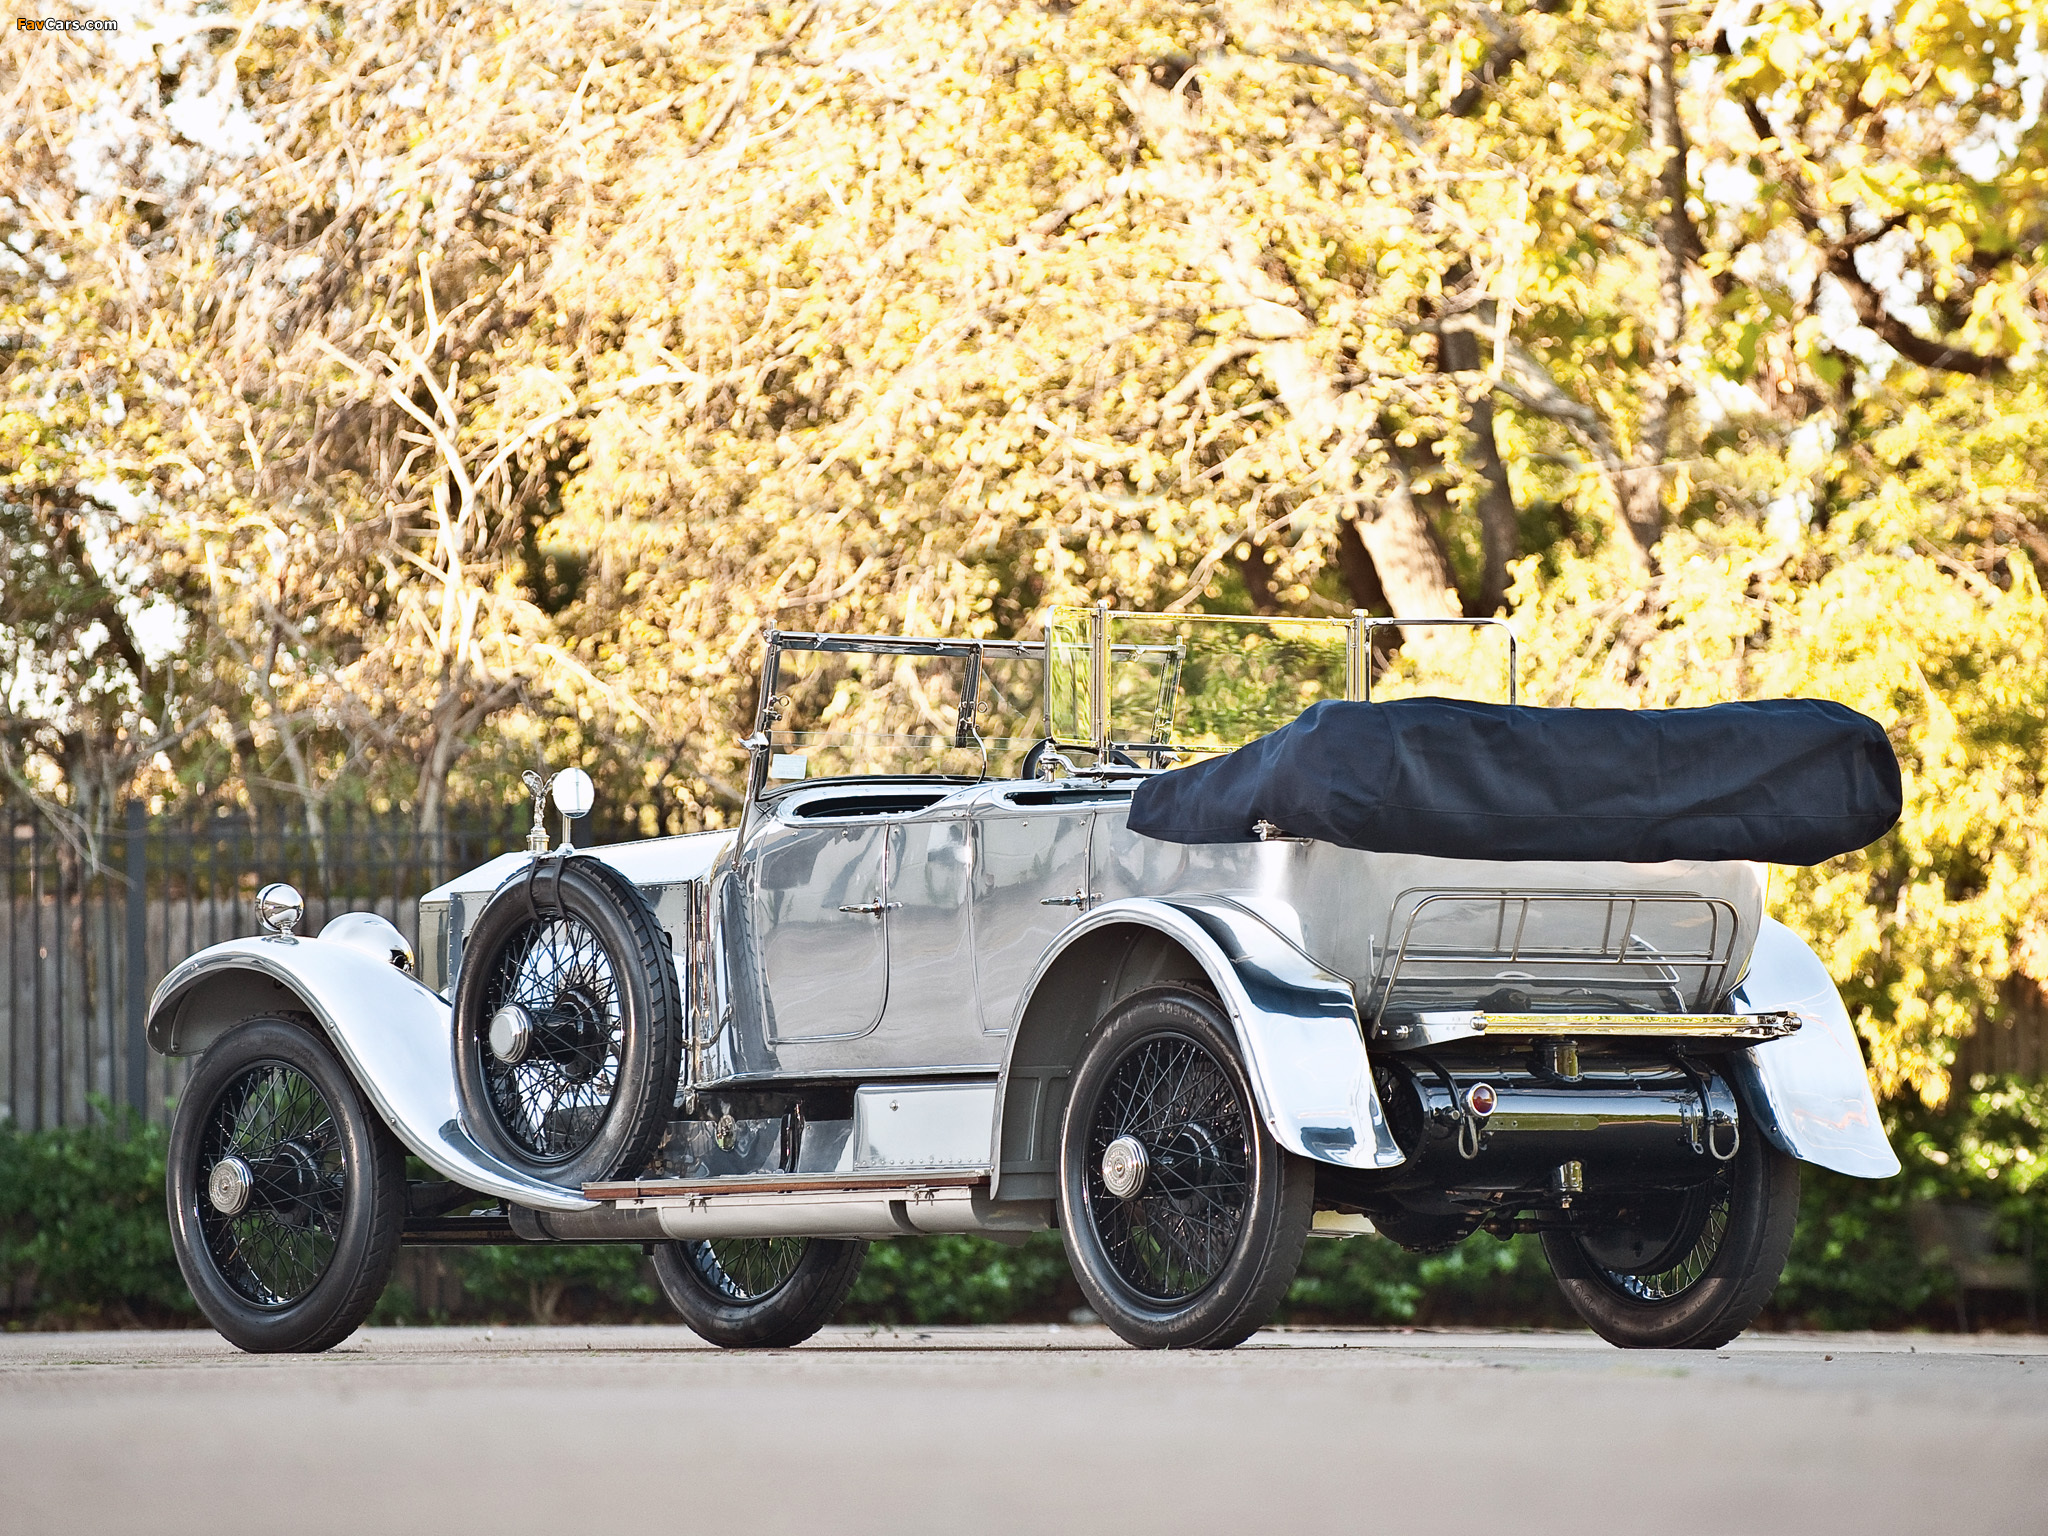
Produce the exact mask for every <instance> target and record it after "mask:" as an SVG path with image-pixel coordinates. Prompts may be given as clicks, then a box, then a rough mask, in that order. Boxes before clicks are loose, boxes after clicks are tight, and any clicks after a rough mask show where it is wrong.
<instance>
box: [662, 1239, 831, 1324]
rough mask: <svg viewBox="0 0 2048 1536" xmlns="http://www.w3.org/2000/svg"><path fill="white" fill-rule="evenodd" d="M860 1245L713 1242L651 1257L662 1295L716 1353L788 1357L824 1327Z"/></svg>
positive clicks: (672, 1247)
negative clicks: (777, 1352) (779, 1352)
mask: <svg viewBox="0 0 2048 1536" xmlns="http://www.w3.org/2000/svg"><path fill="white" fill-rule="evenodd" d="M867 1256H868V1245H867V1244H866V1243H864V1242H858V1241H853V1242H841V1241H837V1240H833V1239H828V1238H822V1237H720V1238H711V1239H707V1240H704V1241H699V1242H693V1243H663V1244H661V1245H660V1246H658V1247H657V1248H656V1249H655V1250H654V1273H655V1277H656V1278H657V1279H659V1280H660V1281H661V1289H662V1294H663V1295H665V1296H667V1297H668V1299H669V1304H670V1305H671V1306H673V1307H674V1308H675V1309H676V1311H678V1312H680V1313H681V1314H682V1315H683V1321H684V1322H685V1323H688V1324H689V1325H690V1329H691V1331H692V1332H694V1333H695V1334H697V1336H698V1337H699V1338H703V1339H708V1340H709V1341H710V1342H711V1343H713V1344H716V1345H718V1346H719V1347H720V1348H723V1349H790V1348H793V1347H794V1346H796V1345H798V1344H801V1343H803V1341H804V1340H805V1339H808V1338H809V1337H810V1336H811V1335H812V1334H814V1333H816V1332H817V1331H818V1330H819V1329H820V1328H822V1327H824V1326H825V1325H826V1324H827V1323H829V1322H831V1321H832V1319H833V1317H834V1316H836V1315H837V1314H838V1311H839V1309H840V1308H841V1307H843V1306H844V1305H846V1298H847V1296H848V1294H849V1293H850V1292H851V1291H852V1290H853V1283H854V1282H855V1281H856V1280H858V1279H859V1278H860V1269H861V1265H862V1264H863V1263H865V1262H866V1261H867Z"/></svg>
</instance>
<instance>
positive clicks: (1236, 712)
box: [1046, 608, 1512, 768]
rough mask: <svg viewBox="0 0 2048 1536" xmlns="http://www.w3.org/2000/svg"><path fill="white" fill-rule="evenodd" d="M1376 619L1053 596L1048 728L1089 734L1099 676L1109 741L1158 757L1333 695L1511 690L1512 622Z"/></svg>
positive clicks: (1215, 747)
mask: <svg viewBox="0 0 2048 1536" xmlns="http://www.w3.org/2000/svg"><path fill="white" fill-rule="evenodd" d="M1098 623H1099V624H1100V625H1101V626H1102V637H1103V656H1104V660H1103V665H1102V674H1103V675H1102V676H1101V678H1100V679H1099V680H1098V679H1097V678H1096V676H1095V672H1094V668H1095V665H1096V662H1095V639H1094V636H1095V626H1096V625H1097V624H1098ZM1375 623H1377V624H1381V625H1383V624H1384V621H1365V620H1362V619H1361V620H1347V619H1334V618H1333V619H1314V618H1289V617H1273V618H1259V617H1239V616H1235V615H1223V614H1156V613H1114V612H1100V613H1098V611H1096V610H1092V609H1086V608H1056V609H1054V610H1053V612H1052V615H1051V617H1050V619H1049V620H1048V622H1047V624H1046V647H1047V655H1048V659H1049V664H1048V669H1047V670H1048V672H1049V674H1050V678H1049V682H1048V687H1049V689H1050V704H1051V708H1050V710H1049V720H1050V725H1051V729H1050V732H1049V734H1050V735H1051V736H1052V737H1053V738H1054V739H1055V740H1056V741H1058V742H1060V743H1061V744H1062V745H1063V746H1076V747H1087V746H1090V745H1092V744H1093V742H1094V741H1095V737H1096V728H1095V719H1094V712H1095V704H1094V701H1095V699H1096V697H1097V690H1098V687H1099V690H1100V697H1101V699H1102V703H1103V707H1102V712H1103V714H1104V716H1105V720H1106V726H1107V729H1106V731H1105V733H1104V735H1105V737H1106V740H1107V743H1108V745H1109V747H1110V748H1111V750H1112V751H1115V752H1119V753H1121V754H1123V755H1124V756H1125V757H1127V758H1129V759H1131V760H1132V762H1134V763H1135V764H1137V765H1138V766H1140V767H1148V768H1149V767H1166V766H1169V765H1171V764H1172V763H1173V762H1176V761H1180V760H1183V759H1184V758H1185V756H1187V755H1189V754H1202V753H1211V752H1227V751H1230V750H1231V749H1233V748H1235V747H1240V746H1243V745H1244V744H1245V743H1246V742H1248V741H1253V740H1255V739H1257V738H1258V737H1260V736H1263V735H1265V734H1267V733H1268V732H1269V731H1275V730H1278V729H1279V728H1280V727H1281V726H1283V725H1286V724H1287V723H1288V722H1289V721H1291V720H1293V719H1294V718H1295V717H1296V716H1298V715H1299V714H1300V713H1301V712H1302V711H1303V710H1305V709H1307V708H1308V707H1309V706H1310V705H1311V704H1315V703H1318V702H1319V701H1321V700H1324V699H1347V698H1348V699H1362V698H1367V697H1370V698H1373V699H1393V698H1401V697H1411V696H1414V695H1418V694H1431V695H1436V696H1439V697H1447V698H1477V699H1499V698H1501V697H1503V696H1504V694H1505V692H1506V690H1505V689H1504V687H1503V683H1504V679H1505V674H1504V673H1503V671H1502V660H1503V658H1507V659H1508V660H1509V666H1510V669H1511V668H1512V655H1511V652H1510V650H1509V648H1508V640H1507V631H1506V628H1505V626H1500V625H1494V624H1471V623H1470V622H1469V621H1466V622H1465V623H1464V624H1457V623H1454V624H1453V625H1452V627H1448V628H1431V627H1425V626H1423V625H1421V624H1418V623H1415V622H1412V621H1411V623H1410V624H1409V625H1407V626H1406V627H1405V628H1404V629H1403V630H1401V631H1399V632H1398V634H1397V632H1395V631H1393V630H1392V629H1391V628H1390V627H1379V628H1374V627H1372V625H1373V624H1375ZM1396 644H1399V645H1400V649H1398V650H1396V649H1395V646H1396Z"/></svg>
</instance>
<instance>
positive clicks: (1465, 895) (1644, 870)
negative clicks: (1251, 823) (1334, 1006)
mask: <svg viewBox="0 0 2048 1536" xmlns="http://www.w3.org/2000/svg"><path fill="white" fill-rule="evenodd" d="M1125 820H1126V812H1125V811H1124V810H1123V809H1121V808H1119V809H1116V810H1105V811H1104V812H1103V813H1102V814H1101V815H1100V816H1099V817H1098V818H1097V821H1096V826H1095V833H1094V850H1095V851H1094V857H1093V862H1092V870H1093V874H1092V880H1091V885H1092V887H1093V889H1094V891H1095V892H1096V894H1097V895H1098V896H1099V897H1101V898H1102V899H1105V900H1113V899H1115V898H1117V897H1122V896H1161V897H1166V896H1174V895H1179V894H1182V893H1187V894H1203V893H1227V894H1229V895H1230V896H1232V897H1233V898H1234V899H1236V900H1238V901H1239V902H1241V903H1242V904H1244V905H1245V906H1247V907H1249V908H1251V909H1252V910H1254V911H1257V912H1259V913H1260V914H1261V915H1262V916H1263V917H1265V918H1266V920H1267V921H1268V922H1269V923H1271V924H1272V925H1273V927H1274V928H1275V930H1276V931H1278V932H1280V933H1282V934H1284V935H1285V936H1286V937H1287V939H1288V941H1289V942H1290V943H1293V944H1295V945H1297V946H1298V947H1299V948H1300V949H1302V950H1303V951H1304V952H1305V953H1307V954H1310V955H1313V956H1315V958H1316V961H1317V963H1318V964H1319V965H1322V966H1323V967H1325V968H1326V969H1328V970H1329V971H1331V972H1332V973H1334V974H1336V975H1339V976H1342V977H1344V978H1345V979H1346V980H1347V981H1349V982H1350V983H1351V985H1352V987H1353V989H1354V991H1355V992H1356V994H1357V996H1358V1000H1359V1003H1360V1006H1361V1007H1364V1008H1368V1009H1371V1010H1373V1011H1374V1013H1377V1011H1378V1008H1379V1005H1380V1004H1381V1003H1382V1002H1384V1000H1385V995H1386V993H1387V991H1388V988H1389V984H1390V983H1392V984H1393V986H1394V989H1395V991H1396V994H1397V997H1399V996H1401V995H1403V991H1404V989H1403V986H1402V982H1403V980H1404V979H1405V980H1406V982H1407V984H1408V986H1409V987H1412V988H1415V989H1416V990H1415V993H1414V995H1413V997H1412V1002H1413V1004H1414V1005H1415V1006H1446V1005H1453V1000H1454V999H1457V998H1460V997H1462V998H1463V999H1464V1000H1465V1006H1468V1007H1469V1006H1472V1004H1473V1003H1474V1002H1476V1001H1477V999H1478V998H1479V997H1480V996H1481V995H1483V994H1484V993H1486V992H1487V991H1489V990H1491V989H1492V988H1494V987H1497V986H1503V987H1513V988H1518V989H1521V990H1523V991H1525V992H1528V993H1531V994H1533V995H1536V996H1541V997H1544V998H1546V999H1547V1000H1553V1001H1556V1002H1557V1003H1559V1004H1560V1005H1561V1004H1562V1003H1564V1002H1565V1001H1566V1000H1567V999H1568V998H1569V997H1570V996H1571V994H1572V993H1574V992H1575V991H1598V990H1615V989H1617V988H1618V989H1619V990H1621V991H1623V992H1625V993H1627V994H1629V995H1630V997H1631V1000H1635V999H1637V998H1640V999H1641V1001H1642V1002H1643V1003H1645V1004H1657V1005H1660V1006H1662V1007H1664V1008H1665V1009H1666V1010H1667V1011H1670V1012H1685V1011H1688V1010H1690V1009H1707V1008H1711V1007H1713V1006H1715V1005H1716V1004H1718V1003H1719V1002H1720V1000H1721V997H1722V995H1723V994H1724V993H1725V991H1726V988H1727V983H1728V982H1729V981H1732V980H1733V979H1734V977H1736V976H1738V975H1740V974H1741V971H1742V964H1743V962H1744V960H1745V959H1746V958H1747V955H1748V945H1749V943H1751V942H1753V940H1754V936H1755V934H1756V932H1757V928H1758V924H1759V923H1760V922H1761V920H1762V917H1763V899H1764V892H1765V888H1766V878H1767V877H1766V872H1765V871H1764V869H1763V868H1762V867H1761V866H1759V865H1754V864H1736V863H1708V862H1704V861H1697V860H1695V861H1674V862H1671V863H1666V864H1597V863H1584V864H1568V863H1555V862H1546V861H1530V862H1526V863H1500V864H1487V863H1478V862H1474V861H1472V860H1466V859H1432V858H1424V857H1421V856H1418V855H1414V854H1389V853H1364V852H1360V851H1359V850H1357V849H1352V848H1339V847H1336V846H1335V845H1333V844H1330V843H1317V842H1307V841H1300V840H1295V839H1275V840H1273V841H1270V842H1262V843H1254V842H1247V843H1218V844H1207V845H1189V844H1182V843H1165V842H1160V841H1158V840H1157V839H1155V838H1149V837H1140V836H1138V835H1137V834H1136V833H1133V832H1132V831H1130V830H1129V828H1128V827H1127V826H1125V824H1124V823H1125ZM1546 897H1548V898H1550V899H1549V900H1548V901H1547V902H1546V900H1545V898H1546ZM1424 903H1429V905H1427V906H1425V905H1424ZM1504 906H1505V909H1506V912H1507V914H1508V915H1509V918H1510V926H1509V931H1508V932H1506V933H1502V932H1501V929H1502V927H1503V924H1502V921H1501V919H1502V915H1503V907H1504ZM1418 909H1420V910H1421V911H1422V912H1423V913H1424V914H1425V916H1424V919H1423V923H1422V927H1423V937H1422V942H1421V943H1420V944H1418V941H1417V937H1416V928H1417V923H1416V914H1417V912H1418ZM1717 918H1719V919H1720V920H1721V923H1722V927H1721V930H1720V931H1719V932H1718V933H1714V932H1711V931H1710V930H1711V929H1712V928H1713V924H1714V922H1715V920H1716V919H1717ZM1516 920H1519V924H1520V926H1519V931H1517V930H1516V928H1515V927H1513V926H1512V925H1513V923H1514V922H1515V921H1516ZM1517 937H1519V938H1520V940H1521V949H1520V953H1519V954H1518V952H1517V950H1516V949H1515V948H1514V947H1512V941H1513V940H1515V939H1516V938H1517ZM1404 939H1406V940H1407V946H1406V949H1405V951H1404V948H1403V940H1404ZM1714 940H1719V941H1720V942H1719V945H1718V954H1717V957H1716V959H1714V960H1713V961H1711V962H1706V961H1682V962H1678V963H1676V964H1674V963H1672V962H1671V961H1669V960H1668V959H1664V958H1661V956H1662V955H1663V954H1664V953H1666V952H1680V953H1684V954H1688V955H1691V954H1700V953H1707V952H1709V951H1708V946H1709V944H1710V943H1711V942H1712V941H1714ZM1454 945H1455V946H1457V947H1456V948H1455V950H1454V949H1453V946H1454ZM1539 946H1540V947H1539ZM1617 951H1619V952H1620V958H1619V959H1618V960H1617V959H1615V958H1614V956H1615V953H1616V952H1617ZM1418 952H1420V953H1422V954H1435V955H1443V954H1448V953H1457V954H1459V955H1460V956H1461V957H1463V958H1461V959H1460V960H1459V962H1458V963H1457V965H1456V966H1455V968H1452V967H1451V966H1450V963H1449V962H1448V961H1446V960H1442V959H1423V958H1418ZM1581 953H1583V955H1584V958H1583V959H1574V958H1560V957H1571V956H1577V955H1580V954H1581ZM1529 954H1537V955H1541V956H1543V957H1544V958H1539V959H1528V958H1524V957H1525V956H1527V955H1529ZM1397 961H1399V962H1402V971H1403V976H1402V977H1396V976H1395V975H1394V972H1395V968H1396V964H1397ZM1417 971H1420V972H1422V973H1424V974H1421V975H1419V976H1418V975H1416V974H1414V973H1415V972H1417ZM1444 971H1450V973H1451V974H1450V976H1449V977H1443V976H1439V975H1432V974H1428V973H1430V972H1444ZM1589 981H1590V983H1591V985H1588V983H1589ZM1717 983H1718V985H1717ZM1673 989H1676V991H1677V992H1679V993H1681V994H1683V995H1682V996H1678V997H1667V996H1666V995H1665V994H1666V993H1667V992H1671V991H1672V990H1673ZM1673 1002H1675V1003H1676V1004H1677V1006H1671V1004H1672V1003H1673Z"/></svg>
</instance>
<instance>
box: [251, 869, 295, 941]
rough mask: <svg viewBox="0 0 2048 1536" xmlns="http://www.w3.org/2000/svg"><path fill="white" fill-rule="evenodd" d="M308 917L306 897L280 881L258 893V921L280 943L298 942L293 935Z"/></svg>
mask: <svg viewBox="0 0 2048 1536" xmlns="http://www.w3.org/2000/svg"><path fill="white" fill-rule="evenodd" d="M305 917H306V898H305V897H303V896H301V895H300V894H299V893H298V892H297V891H295V890H293V889H292V888H291V887H290V886H288V885H286V884H284V883H283V882H282V881H279V882H277V883H275V884H272V885H266V886H265V887H263V889H262V890H260V891H258V892H257V893H256V921H257V923H258V925H259V926H261V927H262V929H263V931H264V933H265V934H267V935H268V936H269V937H271V938H272V939H274V940H276V941H277V942H278V943H280V944H296V943H297V942H298V940H297V939H296V938H294V937H293V936H292V930H293V929H294V928H297V927H298V926H299V924H300V923H301V922H303V921H304V920H305Z"/></svg>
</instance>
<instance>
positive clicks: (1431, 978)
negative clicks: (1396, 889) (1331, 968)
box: [1364, 889, 1741, 1033]
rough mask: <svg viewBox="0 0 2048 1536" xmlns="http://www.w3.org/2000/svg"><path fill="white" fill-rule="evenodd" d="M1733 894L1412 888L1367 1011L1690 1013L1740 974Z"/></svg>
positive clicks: (1401, 1016) (1397, 911) (1375, 1015)
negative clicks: (1734, 972)
mask: <svg viewBox="0 0 2048 1536" xmlns="http://www.w3.org/2000/svg"><path fill="white" fill-rule="evenodd" d="M1740 928H1741V922H1740V919H1739V918H1738V916H1737V914H1736V909H1735V907H1734V905H1733V903H1731V902H1729V901H1726V900H1724V899H1722V898H1720V897H1717V896H1701V895H1695V894H1692V893H1679V894H1674V893H1670V892H1632V891H1608V892H1587V891H1503V890H1441V889H1440V890H1414V891H1407V892H1404V893H1403V894H1402V895H1401V896H1400V898H1399V899H1398V900H1397V901H1396V902H1395V903H1394V910H1393V913H1392V916H1391V918H1390V921H1389V924H1388V934H1387V945H1386V948H1385V950H1384V951H1382V952H1381V954H1380V955H1379V956H1376V963H1375V965H1374V967H1373V970H1374V980H1373V982H1372V984H1371V987H1370V989H1369V992H1368V995H1367V997H1366V999H1365V1005H1366V1006H1365V1010H1364V1011H1365V1013H1366V1016H1367V1017H1368V1018H1370V1019H1371V1020H1372V1021H1373V1025H1374V1030H1375V1033H1377V1032H1378V1030H1379V1029H1380V1028H1382V1027H1385V1026H1387V1025H1390V1024H1399V1023H1402V1022H1404V1021H1407V1020H1411V1019H1413V1018H1414V1017H1415V1016H1417V1015H1419V1014H1421V1013H1424V1012H1430V1011H1442V1010H1445V1009H1450V1008H1460V1007H1462V1008H1465V1009H1473V1008H1477V1009H1480V1010H1484V1011H1487V1012H1489V1013H1493V1014H1498V1015H1502V1016H1507V1015H1516V1016H1519V1015H1522V1014H1527V1013H1533V1012H1543V1011H1546V1009H1547V1008H1555V1009H1557V1010H1559V1011H1560V1012H1564V1011H1569V1012H1574V1013H1577V1014H1580V1015H1585V1016H1595V1015H1600V1014H1605V1013H1616V1014H1624V1013H1628V1012H1631V1011H1634V1010H1640V1011H1643V1012H1660V1013H1672V1014H1682V1013H1687V1012H1689V1011H1692V1010H1699V1009H1707V1008H1711V1007H1713V1006H1715V1005H1716V1004H1717V1003H1719V1002H1720V1000H1721V999H1722V997H1723V996H1725V995H1726V993H1727V990H1728V988H1729V987H1730V986H1731V985H1732V984H1733V983H1734V981H1735V979H1736V978H1735V977H1734V976H1733V975H1731V974H1730V973H1731V971H1732V970H1733V968H1734V966H1735V964H1736V961H1737V957H1738V948H1737V937H1738V933H1739V930H1740Z"/></svg>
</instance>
